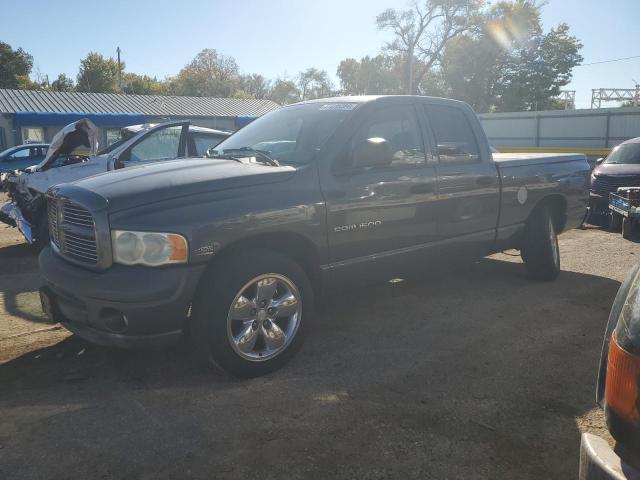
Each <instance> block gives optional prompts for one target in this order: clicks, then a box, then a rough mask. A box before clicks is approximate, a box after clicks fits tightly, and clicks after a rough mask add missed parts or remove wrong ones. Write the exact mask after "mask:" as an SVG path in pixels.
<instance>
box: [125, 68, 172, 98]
mask: <svg viewBox="0 0 640 480" xmlns="http://www.w3.org/2000/svg"><path fill="white" fill-rule="evenodd" d="M121 91H122V93H130V94H136V95H165V94H166V93H167V86H166V84H165V83H164V82H162V81H160V80H158V79H157V78H155V77H149V76H147V75H138V74H137V73H129V72H127V73H123V74H122V85H121Z"/></svg>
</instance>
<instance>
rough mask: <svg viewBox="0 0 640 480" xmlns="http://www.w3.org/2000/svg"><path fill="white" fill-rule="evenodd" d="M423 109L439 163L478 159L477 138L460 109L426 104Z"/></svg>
mask: <svg viewBox="0 0 640 480" xmlns="http://www.w3.org/2000/svg"><path fill="white" fill-rule="evenodd" d="M425 110H426V114H427V118H428V119H429V125H430V127H431V130H432V132H433V135H434V137H435V140H436V145H437V148H436V153H437V154H438V158H439V161H440V163H441V164H444V165H447V164H460V163H476V162H479V161H480V148H479V147H478V139H477V138H476V135H475V133H474V132H473V128H472V127H471V123H470V122H469V119H468V118H467V116H466V115H465V113H464V112H463V111H462V110H461V109H459V108H456V107H450V106H445V105H426V106H425Z"/></svg>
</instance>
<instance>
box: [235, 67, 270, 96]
mask: <svg viewBox="0 0 640 480" xmlns="http://www.w3.org/2000/svg"><path fill="white" fill-rule="evenodd" d="M239 87H240V89H241V91H242V92H244V93H245V94H246V95H248V98H259V99H263V98H266V97H267V95H268V94H269V89H270V88H271V82H270V81H269V80H267V79H266V78H264V77H263V76H262V75H259V74H257V73H253V74H251V75H242V76H241V77H240V86H239Z"/></svg>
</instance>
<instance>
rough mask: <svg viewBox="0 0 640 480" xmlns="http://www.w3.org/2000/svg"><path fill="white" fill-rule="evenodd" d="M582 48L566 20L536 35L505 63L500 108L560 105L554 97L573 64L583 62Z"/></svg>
mask: <svg viewBox="0 0 640 480" xmlns="http://www.w3.org/2000/svg"><path fill="white" fill-rule="evenodd" d="M581 48H582V44H581V43H580V42H579V41H578V39H577V38H576V37H574V36H571V35H570V34H569V26H568V25H567V24H566V23H562V24H560V25H558V26H557V27H556V28H553V29H551V31H550V32H549V33H547V34H546V35H542V34H540V35H536V36H535V37H534V38H533V39H532V41H531V42H530V44H529V45H527V46H526V47H525V48H523V49H521V50H520V51H519V52H518V54H517V55H515V56H514V57H513V58H511V59H510V61H509V62H508V63H507V64H506V65H505V74H504V78H503V81H502V83H501V85H500V87H499V94H500V97H501V101H500V109H501V110H504V111H521V110H545V109H550V108H558V102H557V101H556V99H555V97H557V96H558V95H559V94H560V90H561V88H562V87H564V86H566V85H568V84H569V83H570V82H571V78H572V71H573V68H574V67H575V66H577V65H580V63H582V60H583V59H582V56H581V55H580V53H579V51H580V49H581Z"/></svg>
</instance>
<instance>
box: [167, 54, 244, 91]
mask: <svg viewBox="0 0 640 480" xmlns="http://www.w3.org/2000/svg"><path fill="white" fill-rule="evenodd" d="M239 86H240V77H239V74H238V64H237V63H236V61H235V59H234V58H233V57H226V56H224V55H221V54H219V53H218V52H217V51H216V50H213V49H209V48H207V49H204V50H202V51H201V52H200V53H198V54H197V55H196V57H195V58H194V59H193V60H192V61H191V62H190V63H189V64H188V65H186V66H185V67H184V68H183V69H182V70H180V72H179V73H178V75H176V77H175V78H173V79H172V80H171V84H170V89H171V91H172V92H173V93H175V94H176V95H191V96H196V97H231V96H232V95H233V94H234V92H235V91H236V90H238V89H239Z"/></svg>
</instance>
